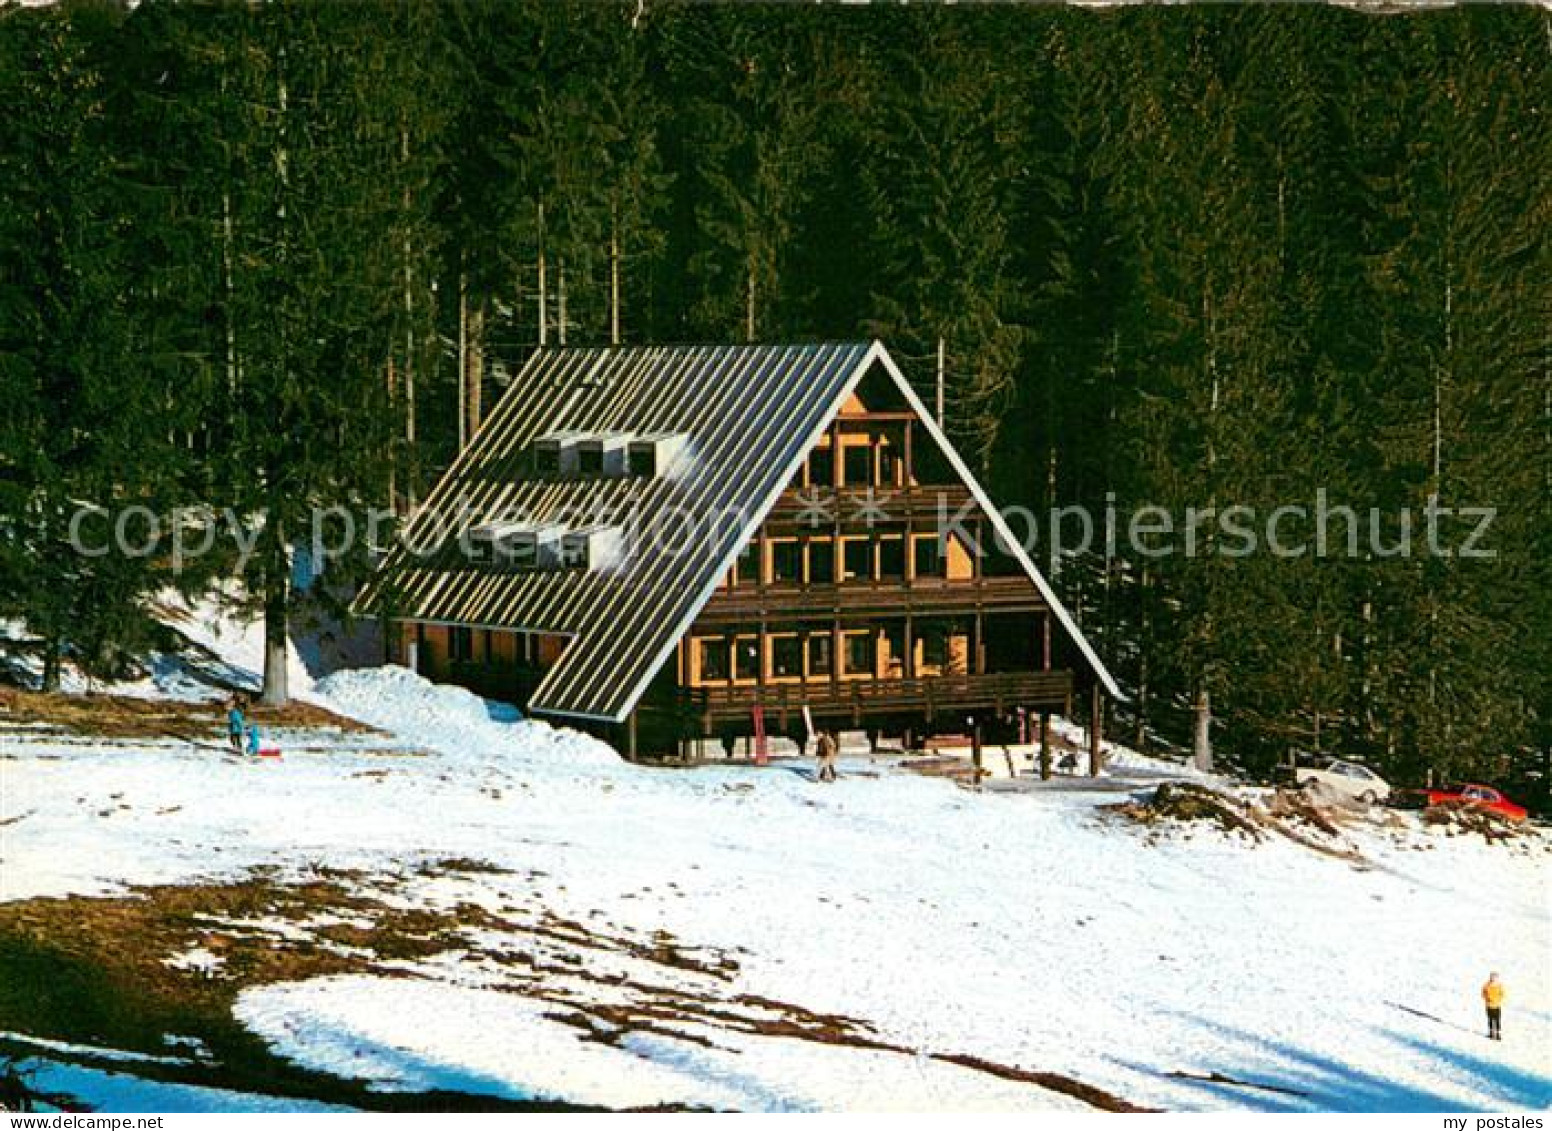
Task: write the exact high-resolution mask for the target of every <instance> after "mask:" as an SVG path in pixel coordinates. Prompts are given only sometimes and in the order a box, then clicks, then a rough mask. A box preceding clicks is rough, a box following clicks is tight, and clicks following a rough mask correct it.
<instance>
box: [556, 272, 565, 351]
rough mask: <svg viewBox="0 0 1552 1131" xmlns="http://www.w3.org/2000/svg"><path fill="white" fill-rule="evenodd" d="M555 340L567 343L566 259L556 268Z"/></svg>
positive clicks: (560, 343) (561, 343)
mask: <svg viewBox="0 0 1552 1131" xmlns="http://www.w3.org/2000/svg"><path fill="white" fill-rule="evenodd" d="M555 342H556V344H557V345H560V346H564V345H565V344H566V261H565V259H562V260H561V261H560V262H559V263H558V264H556V268H555Z"/></svg>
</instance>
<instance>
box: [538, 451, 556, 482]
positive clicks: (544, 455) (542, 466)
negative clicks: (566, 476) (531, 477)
mask: <svg viewBox="0 0 1552 1131" xmlns="http://www.w3.org/2000/svg"><path fill="white" fill-rule="evenodd" d="M534 470H535V471H536V472H538V473H539V474H540V475H559V474H560V448H558V447H543V448H535V449H534Z"/></svg>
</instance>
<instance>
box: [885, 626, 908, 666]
mask: <svg viewBox="0 0 1552 1131" xmlns="http://www.w3.org/2000/svg"><path fill="white" fill-rule="evenodd" d="M884 645H885V652H886V653H887V656H886V659H885V663H886V664H887V665H888V675H889V678H891V679H899V678H901V677H902V676H904V675H905V625H903V624H900V623H899V622H898V621H897V622H895V623H894V624H891V625H888V626H886V627H885V629H884Z"/></svg>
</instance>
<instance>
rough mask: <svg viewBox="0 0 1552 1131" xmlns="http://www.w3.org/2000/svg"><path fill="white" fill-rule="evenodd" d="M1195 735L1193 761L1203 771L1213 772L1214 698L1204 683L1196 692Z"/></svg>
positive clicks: (1192, 751)
mask: <svg viewBox="0 0 1552 1131" xmlns="http://www.w3.org/2000/svg"><path fill="white" fill-rule="evenodd" d="M1194 715H1195V735H1194V740H1193V742H1192V744H1191V762H1192V765H1194V766H1195V767H1196V768H1197V769H1198V770H1201V771H1202V772H1203V773H1211V772H1212V768H1213V749H1212V698H1211V696H1210V695H1209V694H1208V692H1207V687H1206V686H1205V685H1203V686H1202V687H1200V688H1199V689H1198V690H1197V693H1196V706H1195V709H1194Z"/></svg>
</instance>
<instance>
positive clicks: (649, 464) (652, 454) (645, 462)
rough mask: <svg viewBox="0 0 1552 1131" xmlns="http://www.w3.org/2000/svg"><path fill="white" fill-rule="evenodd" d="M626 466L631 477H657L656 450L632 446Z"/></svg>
mask: <svg viewBox="0 0 1552 1131" xmlns="http://www.w3.org/2000/svg"><path fill="white" fill-rule="evenodd" d="M628 465H629V467H630V473H631V474H632V475H644V476H646V477H647V478H649V479H651V478H655V477H656V476H657V449H656V448H650V447H645V446H643V447H637V446H636V445H635V444H632V445H631V447H630V453H629V456H628Z"/></svg>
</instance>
